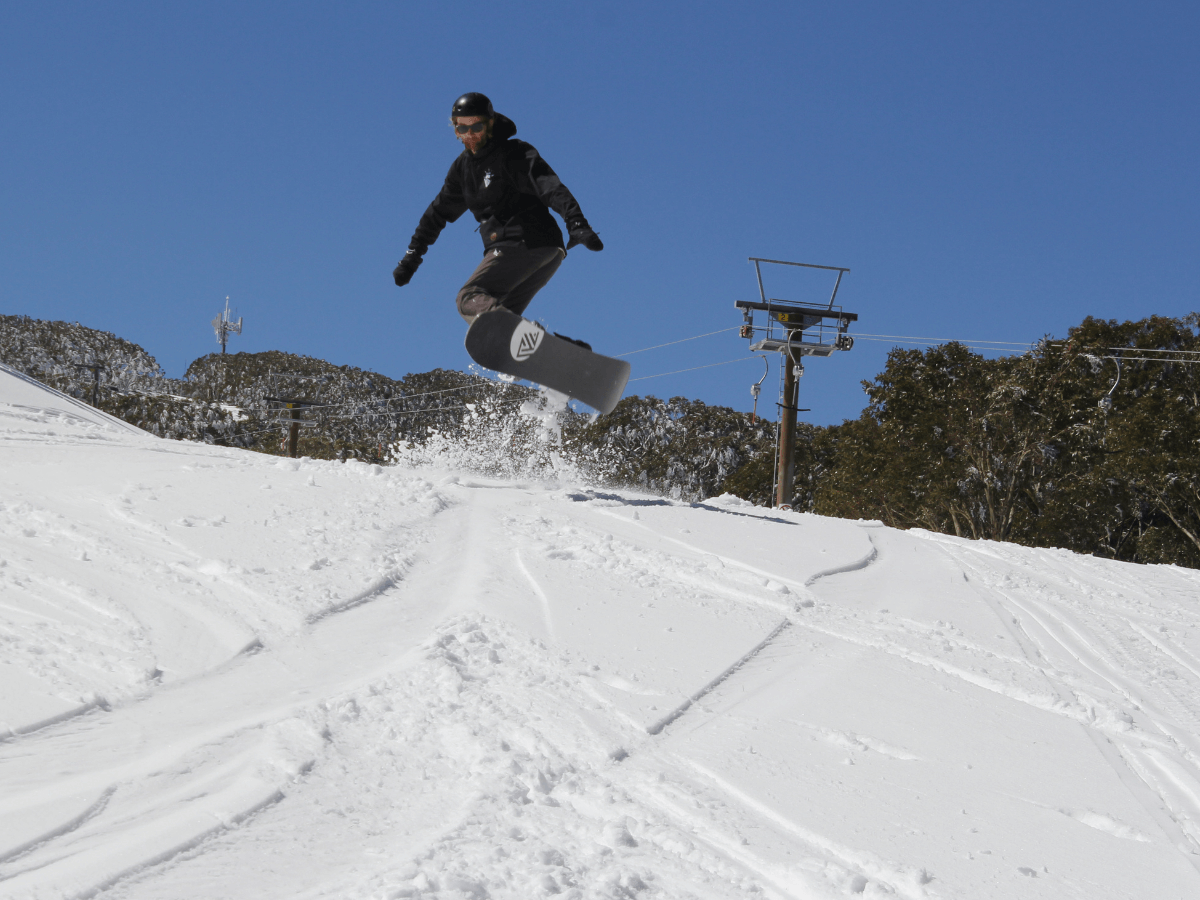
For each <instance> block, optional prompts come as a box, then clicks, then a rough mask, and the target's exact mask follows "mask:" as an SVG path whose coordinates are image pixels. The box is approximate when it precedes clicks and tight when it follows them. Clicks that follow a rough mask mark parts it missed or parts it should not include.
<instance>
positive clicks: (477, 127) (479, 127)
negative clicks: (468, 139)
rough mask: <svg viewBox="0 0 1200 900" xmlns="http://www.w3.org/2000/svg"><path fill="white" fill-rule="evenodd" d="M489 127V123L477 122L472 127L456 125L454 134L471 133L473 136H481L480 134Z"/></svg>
mask: <svg viewBox="0 0 1200 900" xmlns="http://www.w3.org/2000/svg"><path fill="white" fill-rule="evenodd" d="M487 126H488V123H487V122H486V121H484V122H475V123H474V124H472V125H455V126H454V133H455V134H466V133H467V132H470V133H471V134H479V132H481V131H483V129H485V128H487Z"/></svg>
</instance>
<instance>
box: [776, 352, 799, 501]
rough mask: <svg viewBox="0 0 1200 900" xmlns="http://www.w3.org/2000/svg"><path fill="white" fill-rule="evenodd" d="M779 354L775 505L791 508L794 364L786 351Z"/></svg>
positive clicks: (794, 426)
mask: <svg viewBox="0 0 1200 900" xmlns="http://www.w3.org/2000/svg"><path fill="white" fill-rule="evenodd" d="M781 356H782V360H783V365H784V373H783V409H782V410H781V412H782V413H783V415H782V416H780V423H781V424H780V428H779V461H778V464H777V469H776V478H775V485H776V487H775V505H776V506H777V507H785V506H786V507H787V508H788V509H791V506H792V483H793V482H794V481H795V480H796V364H795V363H793V362H792V360H791V357H790V356H789V355H788V354H787V353H783V354H781Z"/></svg>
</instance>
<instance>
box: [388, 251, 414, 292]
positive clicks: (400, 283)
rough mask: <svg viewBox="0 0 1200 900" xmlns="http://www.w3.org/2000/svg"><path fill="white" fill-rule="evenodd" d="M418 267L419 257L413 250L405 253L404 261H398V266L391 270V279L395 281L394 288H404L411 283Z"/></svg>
mask: <svg viewBox="0 0 1200 900" xmlns="http://www.w3.org/2000/svg"><path fill="white" fill-rule="evenodd" d="M420 265H421V257H420V255H419V254H418V253H417V252H416V251H415V250H409V251H408V252H407V253H405V254H404V259H402V260H400V264H399V265H397V266H396V268H395V269H393V270H392V277H393V278H394V279H396V287H404V286H405V285H406V284H408V283H409V282H410V281H412V277H413V273H414V272H416V271H417V269H418V267H420Z"/></svg>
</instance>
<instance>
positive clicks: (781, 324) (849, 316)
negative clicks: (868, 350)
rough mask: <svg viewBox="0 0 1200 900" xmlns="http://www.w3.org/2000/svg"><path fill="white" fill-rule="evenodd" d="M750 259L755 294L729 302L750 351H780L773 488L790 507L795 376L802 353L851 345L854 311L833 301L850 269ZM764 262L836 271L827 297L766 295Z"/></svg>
mask: <svg viewBox="0 0 1200 900" xmlns="http://www.w3.org/2000/svg"><path fill="white" fill-rule="evenodd" d="M750 262H752V263H754V272H755V274H756V275H757V276H758V295H759V300H757V301H754V300H737V301H735V302H734V306H736V307H737V308H738V309H740V310H741V311H742V327H741V329H740V330H739V332H738V333H739V334H740V336H741V337H744V338H748V339H750V341H751V344H750V350H751V352H753V353H763V352H776V353H779V354H780V368H781V370H782V376H783V378H782V384H781V385H780V392H779V393H780V397H779V404H778V405H779V442H778V445H777V447H776V457H775V489H774V491H773V492H772V493H773V495H774V500H775V505H776V506H777V507H780V508H786V509H790V508H791V506H792V484H793V482H794V481H795V478H796V413H797V412H802V411H803V412H807V410H799V409H797V408H796V406H797V401H796V398H797V394H798V387H799V379H800V376H801V375H803V374H804V363H803V359H804V357H806V356H816V357H824V356H830V355H832V354H833V351H835V350H849V349H850V348H851V347H853V346H854V338H852V337H851V336H850V335H849V334H847V333H846V332H847V331H848V330H849V328H850V323H851V322H857V321H858V316H857V315H856V314H854V313H849V312H846V311H845V310H843V309H842V308H841V307H840V306H835V305H834V304H835V301H836V300H837V292H838V288H839V287H841V284H842V276H843V275H845V274H846V273H847V272H849V271H850V270H849V269H844V268H842V267H840V266H818V265H815V264H813V263H798V262H787V261H786V260H782V259H762V258H761V257H757V256H752V257H750ZM764 263H766V264H769V265H777V266H797V267H800V268H805V269H824V270H826V271H829V272H837V280H836V281H835V282H834V285H833V293H832V294H831V295H830V297H829V303H828V304H827V305H824V304H816V303H801V302H798V301H793V300H779V299H776V298H773V297H768V296H767V293H766V291H765V290H764V288H763V279H762V265H763V264H764ZM759 312H765V313H766V317H765V320H760V321H762V323H763V324H757V323H756V322H755V313H759Z"/></svg>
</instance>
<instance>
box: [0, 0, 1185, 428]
mask: <svg viewBox="0 0 1200 900" xmlns="http://www.w3.org/2000/svg"><path fill="white" fill-rule="evenodd" d="M1198 41H1200V7H1198V6H1197V5H1196V4H1185V3H1154V2H1149V3H1145V2H1144V3H1138V4H1132V3H1104V2H1090V3H1056V2H1048V3H1047V2H1038V3H1032V2H1030V3H1027V2H1006V3H991V4H984V3H962V2H957V3H912V4H898V3H887V2H879V3H870V2H840V3H825V4H816V3H802V2H790V3H768V2H743V3H708V2H691V3H686V4H684V3H645V2H643V3H626V2H618V3H604V2H594V3H587V4H572V3H561V2H560V3H523V2H510V3H506V4H497V3H474V2H456V3H445V4H436V3H337V4H335V3H305V2H287V3H267V2H244V0H243V2H237V3H221V2H204V3H188V2H173V3H169V4H164V3H121V2H107V3H103V4H100V3H53V2H41V3H37V4H18V3H7V4H3V5H0V117H2V119H0V121H2V122H3V132H2V133H3V140H2V141H0V312H2V313H6V314H15V313H21V314H27V315H30V316H33V317H35V318H42V319H65V320H69V321H79V322H81V323H83V324H85V325H88V326H91V327H94V328H99V329H103V330H107V331H113V332H115V333H117V334H119V335H121V336H122V337H125V338H128V339H130V340H133V341H136V342H137V343H139V344H141V345H142V346H144V347H145V348H146V349H147V350H148V351H149V352H150V353H152V354H153V355H154V356H155V357H156V358H157V359H158V360H159V362H160V363H161V364H162V365H163V366H164V367H165V368H166V370H167V371H168V373H169V374H171V375H173V376H180V375H182V374H183V371H184V369H185V368H186V366H187V365H188V363H189V362H191V361H192V360H193V359H195V358H196V357H198V356H201V355H203V354H205V353H209V352H212V351H213V350H215V349H216V344H215V338H214V336H213V334H212V329H211V327H210V325H209V322H210V321H211V319H212V318H213V316H214V315H216V314H217V312H218V311H219V310H220V308H221V307H222V305H223V303H224V299H225V297H226V295H228V296H229V297H230V298H231V303H232V304H233V305H234V306H236V307H237V308H238V310H239V311H240V313H241V314H242V315H243V316H244V317H245V332H244V334H243V335H242V336H240V337H235V338H233V339H232V343H231V350H244V351H259V350H272V349H275V350H285V351H289V352H293V353H302V354H308V355H312V356H317V357H321V358H324V359H327V360H329V361H331V362H333V363H336V364H339V365H341V364H349V365H354V366H359V367H362V368H366V369H373V370H375V371H379V372H382V373H384V374H387V375H391V376H394V377H399V376H402V375H404V374H405V373H407V372H419V371H426V370H428V369H431V368H435V367H439V366H440V367H444V368H465V367H466V366H467V365H468V364H469V362H470V360H469V358H468V357H467V356H466V353H465V351H464V350H463V347H462V337H463V330H464V326H463V323H462V321H461V320H460V319H459V318H458V316H457V314H456V313H455V311H454V307H453V298H454V294H455V293H456V291H457V289H458V287H459V285H460V284H461V283H462V282H463V281H464V280H465V278H466V277H467V275H468V274H469V272H470V271H471V269H472V268H473V267H474V266H475V264H476V263H477V262H478V260H479V258H480V254H481V252H482V251H481V246H480V244H479V240H478V236H477V235H476V234H475V233H474V232H473V230H472V229H473V227H474V224H475V223H474V221H473V220H470V218H469V217H464V218H463V219H461V220H460V221H459V222H458V223H456V224H455V225H452V226H450V227H449V228H448V229H447V230H446V232H444V233H443V235H442V238H441V239H440V240H439V241H438V243H437V244H435V245H434V246H433V247H432V248H431V249H430V252H429V254H428V255H427V257H426V261H425V264H424V265H423V266H422V268H421V269H420V271H419V272H418V273H417V275H416V277H415V278H414V279H413V282H412V284H410V285H409V286H408V287H406V288H403V289H398V288H396V287H395V286H394V285H393V284H392V280H391V270H392V268H393V267H394V265H395V263H396V260H397V259H398V258H399V257H400V255H401V254H402V253H403V250H404V248H405V247H406V246H407V244H408V240H409V238H410V236H411V234H412V231H413V228H414V227H415V226H416V223H417V220H418V218H419V217H420V214H421V212H422V211H423V210H424V208H425V206H426V205H427V204H428V203H429V201H430V200H431V199H432V198H433V196H434V195H435V193H436V192H437V189H438V187H439V186H440V184H441V180H442V178H443V177H444V175H445V172H446V169H447V168H448V166H449V164H450V162H451V160H452V159H453V157H454V156H455V154H456V153H457V148H458V145H457V143H456V142H455V141H454V139H453V136H452V134H451V132H450V129H449V127H448V125H447V115H448V112H449V107H450V104H451V102H452V101H453V100H454V98H455V97H456V96H458V95H459V94H460V93H462V92H464V91H468V90H477V91H483V92H485V93H487V94H488V95H489V96H491V97H492V99H493V101H494V102H495V105H496V108H497V109H498V110H499V111H501V112H503V113H505V114H506V115H508V116H509V117H511V118H512V119H513V120H514V121H516V123H517V126H518V129H519V136H520V137H522V138H524V139H525V140H528V141H530V142H531V143H533V144H534V145H535V146H536V147H538V149H539V150H540V151H541V152H542V155H543V156H544V157H545V158H546V159H547V160H548V161H549V162H550V164H551V165H552V166H554V168H555V169H556V170H557V171H558V173H559V175H560V176H561V177H562V179H563V181H564V182H565V183H566V184H567V185H568V186H569V187H570V188H571V190H572V191H573V192H574V193H575V195H576V197H577V198H578V199H579V201H580V204H581V206H582V208H583V210H584V212H585V213H586V215H587V216H588V217H589V219H590V220H591V222H592V224H593V225H594V227H595V228H596V230H597V231H598V232H599V233H600V235H601V236H602V237H603V238H604V241H605V244H606V249H605V250H604V251H603V252H602V253H599V254H593V253H589V252H587V251H584V250H582V249H581V250H579V251H577V252H572V254H571V255H570V258H569V259H568V260H567V261H566V262H565V263H564V265H563V267H562V268H561V269H560V270H559V274H558V275H557V276H555V279H554V280H553V281H552V282H551V284H550V285H549V286H548V287H547V288H546V289H545V290H544V291H543V292H542V293H541V294H540V295H539V297H538V298H537V299H536V300H535V301H534V304H533V305H532V306H531V307H530V309H529V311H528V315H530V316H531V317H533V318H538V319H541V320H542V321H544V322H545V324H547V325H548V326H549V327H551V328H552V329H553V330H556V331H560V332H564V333H566V334H570V335H572V336H578V337H583V338H586V339H587V340H589V341H591V343H592V344H593V345H595V347H596V348H597V349H598V350H601V351H602V352H604V351H606V352H611V353H623V352H626V351H629V350H636V349H639V348H642V347H648V346H651V345H655V344H660V343H664V342H668V341H674V340H678V339H680V338H686V337H690V336H692V335H698V334H703V333H706V332H711V331H716V330H718V329H723V328H733V327H735V326H736V325H737V324H738V323H739V321H740V317H739V315H738V313H737V312H736V311H735V309H734V308H733V303H734V301H735V300H737V299H754V298H755V297H756V296H757V286H756V283H755V279H754V269H753V267H752V266H751V265H750V264H749V263H748V262H747V257H750V256H762V257H769V258H775V259H788V260H796V261H802V262H812V263H820V264H825V265H834V266H845V267H848V268H850V270H851V272H850V274H849V275H847V276H846V278H845V280H844V281H843V284H842V288H841V290H840V292H839V299H840V300H841V301H842V302H843V304H844V306H845V308H846V309H848V310H850V311H853V312H856V313H858V314H859V316H860V319H859V322H858V323H857V325H856V326H855V328H854V329H853V332H857V333H868V334H883V335H916V336H928V337H934V338H957V339H969V340H992V341H1014V342H1022V341H1034V340H1036V339H1038V338H1039V337H1041V336H1043V335H1045V334H1053V335H1057V336H1062V335H1064V334H1065V332H1066V330H1067V329H1068V328H1069V327H1070V326H1071V325H1073V324H1076V323H1077V322H1079V321H1080V320H1081V319H1082V318H1083V317H1084V316H1086V315H1095V316H1101V317H1105V318H1117V319H1128V318H1139V317H1142V316H1145V315H1149V314H1151V313H1158V314H1165V315H1183V314H1185V313H1187V312H1190V311H1192V310H1195V309H1200V302H1198V297H1197V286H1198V282H1200V279H1198V277H1197V261H1198V260H1200V253H1198V250H1200V221H1198V216H1197V210H1198V209H1200V202H1198V201H1200V196H1198V194H1200V191H1198V182H1200V175H1198V174H1197V165H1196V160H1197V159H1198V158H1200V142H1198V140H1197V139H1198V137H1200V115H1198V113H1200V109H1198V106H1200V100H1198V98H1200V53H1197V52H1196V46H1197V44H1198ZM831 287H832V283H831V281H830V280H829V279H828V278H827V277H826V276H825V274H824V273H812V274H790V273H789V274H788V277H786V278H785V277H780V278H779V280H778V281H777V282H773V283H768V290H769V291H770V292H771V293H772V294H773V295H774V296H784V297H789V298H793V299H817V298H820V297H823V296H827V295H828V291H829V289H830V288H831ZM853 332H852V333H853ZM889 346H890V344H889V343H887V342H878V341H864V340H860V341H859V342H858V343H857V345H856V346H855V348H854V349H853V350H852V351H851V352H849V353H842V354H837V355H835V356H834V357H832V358H830V359H827V360H818V361H814V362H812V363H811V364H810V365H809V366H808V367H807V374H806V376H805V378H804V381H803V382H802V386H801V391H802V393H801V401H802V402H801V405H802V406H807V407H811V408H812V413H811V414H808V415H807V416H806V418H807V419H808V420H809V421H813V422H816V423H818V424H826V423H831V422H837V421H840V420H841V419H843V418H847V417H849V418H852V417H854V416H857V415H858V413H859V411H860V410H861V408H862V405H863V401H864V397H863V394H862V391H861V388H860V385H859V382H860V381H861V380H862V379H865V378H870V377H872V376H873V375H874V374H875V373H877V372H879V371H880V370H881V369H882V367H883V365H884V361H885V358H886V353H887V350H888V348H889ZM745 354H746V342H745V341H742V340H740V339H739V338H737V336H736V333H734V332H728V333H724V334H720V335H715V336H712V337H708V338H703V339H701V340H696V341H691V342H688V343H683V344H678V345H676V346H674V347H671V348H664V349H662V350H656V351H651V352H646V353H640V354H637V355H635V356H633V357H631V358H630V359H631V362H633V363H634V371H633V377H634V378H646V376H653V375H657V374H658V373H661V372H669V371H672V370H675V369H683V368H690V367H693V366H702V365H707V364H710V363H717V362H723V361H726V360H731V359H737V358H739V357H741V356H743V355H745ZM761 373H762V364H761V362H759V361H758V360H755V359H751V360H749V361H742V362H736V363H733V364H730V365H724V366H717V367H713V368H707V369H701V370H698V371H692V372H686V373H683V374H679V375H673V376H669V377H662V378H646V380H644V381H636V382H633V383H631V385H630V390H631V392H636V393H640V394H650V393H652V394H655V395H657V396H660V397H670V396H677V395H682V396H686V397H689V398H693V399H699V400H703V401H705V402H707V403H713V404H721V405H728V406H733V407H735V408H738V409H743V410H748V409H749V408H750V403H751V397H750V391H749V387H750V384H751V383H752V382H753V381H755V380H757V379H758V378H759V376H760V375H761ZM776 383H777V378H776V369H775V366H774V365H772V369H771V375H770V377H769V378H768V380H767V382H766V384H765V385H764V394H763V403H764V405H766V406H767V407H768V411H770V412H771V414H773V406H772V404H773V402H774V399H775V391H776Z"/></svg>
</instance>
